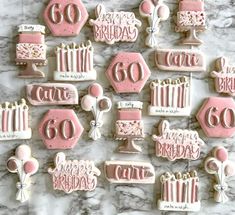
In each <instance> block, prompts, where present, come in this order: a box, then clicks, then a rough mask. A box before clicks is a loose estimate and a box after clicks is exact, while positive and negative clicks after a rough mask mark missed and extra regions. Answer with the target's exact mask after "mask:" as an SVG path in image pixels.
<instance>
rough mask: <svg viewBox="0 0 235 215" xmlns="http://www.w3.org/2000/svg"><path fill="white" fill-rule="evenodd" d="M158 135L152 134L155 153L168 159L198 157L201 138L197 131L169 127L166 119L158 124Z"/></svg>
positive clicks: (193, 158) (194, 158)
mask: <svg viewBox="0 0 235 215" xmlns="http://www.w3.org/2000/svg"><path fill="white" fill-rule="evenodd" d="M159 133H160V134H159V135H153V136H152V139H153V140H154V141H155V144H156V145H155V147H156V148H155V149H156V155H157V156H158V157H164V158H167V159H168V160H170V161H174V160H176V159H187V160H197V159H198V158H199V157H200V152H201V146H202V145H204V142H203V140H202V139H201V138H200V137H199V135H198V132H197V131H192V130H182V129H170V124H169V122H168V121H166V120H164V121H162V122H161V124H160V125H159Z"/></svg>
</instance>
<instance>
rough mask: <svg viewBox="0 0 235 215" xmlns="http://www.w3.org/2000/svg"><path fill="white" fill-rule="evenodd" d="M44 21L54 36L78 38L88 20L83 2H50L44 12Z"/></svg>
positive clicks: (54, 0) (52, 0)
mask: <svg viewBox="0 0 235 215" xmlns="http://www.w3.org/2000/svg"><path fill="white" fill-rule="evenodd" d="M43 16H44V21H45V22H46V24H47V26H48V28H49V29H50V30H51V33H52V34H53V36H60V37H61V36H64V37H66V36H76V35H78V34H79V33H80V31H81V29H82V27H83V26H84V25H85V23H86V21H87V19H88V16H89V15H88V13H87V10H86V8H85V7H84V5H83V3H82V1H81V0H50V2H49V4H48V5H47V7H46V9H45V11H44V15H43Z"/></svg>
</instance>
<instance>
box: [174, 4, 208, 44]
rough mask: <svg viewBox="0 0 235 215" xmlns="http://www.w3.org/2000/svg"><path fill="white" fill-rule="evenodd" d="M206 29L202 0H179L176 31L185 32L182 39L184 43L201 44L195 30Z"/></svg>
mask: <svg viewBox="0 0 235 215" xmlns="http://www.w3.org/2000/svg"><path fill="white" fill-rule="evenodd" d="M204 30H206V13H205V11H204V0H180V1H179V12H178V13H177V26H176V31H177V32H186V33H187V38H186V39H184V40H183V41H182V43H183V44H184V45H201V44H202V41H201V40H200V39H198V37H197V32H199V31H204Z"/></svg>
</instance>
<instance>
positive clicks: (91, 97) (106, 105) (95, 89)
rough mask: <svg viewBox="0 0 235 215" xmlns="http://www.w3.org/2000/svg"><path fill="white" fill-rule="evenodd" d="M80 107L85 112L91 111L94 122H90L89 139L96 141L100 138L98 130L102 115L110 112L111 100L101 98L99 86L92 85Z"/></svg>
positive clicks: (101, 93)
mask: <svg viewBox="0 0 235 215" xmlns="http://www.w3.org/2000/svg"><path fill="white" fill-rule="evenodd" d="M81 107H82V109H83V110H85V111H91V112H92V114H93V116H94V120H92V121H91V122H90V125H91V130H90V131H89V137H90V138H92V139H93V140H97V139H99V138H100V137H101V133H100V128H101V127H102V125H103V113H105V112H108V111H110V109H111V107H112V102H111V100H110V99H109V98H108V97H106V96H103V88H102V86H101V85H99V84H97V83H94V84H92V85H90V86H89V88H88V94H87V95H86V96H84V97H83V98H82V101H81Z"/></svg>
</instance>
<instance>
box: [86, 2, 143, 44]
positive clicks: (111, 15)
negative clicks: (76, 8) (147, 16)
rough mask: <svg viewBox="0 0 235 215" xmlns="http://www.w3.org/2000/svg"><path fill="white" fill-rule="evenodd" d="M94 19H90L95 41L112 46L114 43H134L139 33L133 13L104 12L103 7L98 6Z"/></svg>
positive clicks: (137, 23)
mask: <svg viewBox="0 0 235 215" xmlns="http://www.w3.org/2000/svg"><path fill="white" fill-rule="evenodd" d="M95 15H96V19H95V20H94V19H90V21H89V23H90V25H91V26H93V31H94V38H95V41H96V42H98V41H101V42H106V43H107V44H114V43H115V42H135V41H136V39H137V37H138V34H139V31H138V28H137V27H136V26H141V22H140V21H139V20H138V19H136V18H135V14H134V13H133V12H123V11H121V12H106V10H105V7H104V5H102V4H98V5H97V6H96V10H95Z"/></svg>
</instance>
